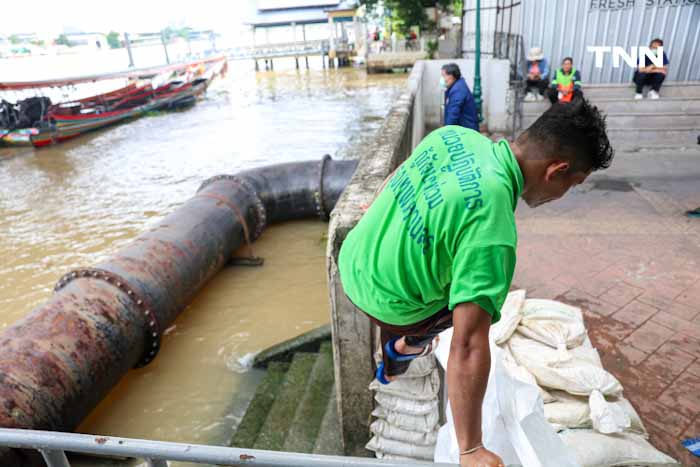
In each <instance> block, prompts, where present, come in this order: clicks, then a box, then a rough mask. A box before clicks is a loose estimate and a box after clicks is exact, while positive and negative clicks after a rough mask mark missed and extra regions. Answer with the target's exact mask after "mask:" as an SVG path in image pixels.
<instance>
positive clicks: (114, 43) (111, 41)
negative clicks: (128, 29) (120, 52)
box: [107, 31, 122, 49]
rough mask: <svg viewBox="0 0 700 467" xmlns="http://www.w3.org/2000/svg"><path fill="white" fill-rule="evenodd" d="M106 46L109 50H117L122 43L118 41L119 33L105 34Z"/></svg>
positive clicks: (110, 32)
mask: <svg viewBox="0 0 700 467" xmlns="http://www.w3.org/2000/svg"><path fill="white" fill-rule="evenodd" d="M107 44H108V45H109V48H110V49H118V48H120V47H121V46H122V42H121V41H120V40H119V33H118V32H117V31H109V33H107Z"/></svg>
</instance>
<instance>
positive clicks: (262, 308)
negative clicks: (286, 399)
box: [0, 62, 406, 444]
mask: <svg viewBox="0 0 700 467" xmlns="http://www.w3.org/2000/svg"><path fill="white" fill-rule="evenodd" d="M249 65H250V64H247V63H242V62H232V63H230V67H229V69H230V73H229V75H228V76H227V77H226V78H224V79H222V80H220V81H218V82H216V83H214V84H213V85H212V86H211V87H210V89H209V91H208V93H207V97H206V98H205V100H204V101H202V102H199V103H198V104H197V105H196V106H195V107H194V108H192V109H190V110H188V111H185V112H178V113H163V114H158V115H153V116H148V117H145V118H141V119H139V120H135V121H133V122H130V123H128V124H124V125H120V126H116V127H113V128H109V129H107V130H103V131H100V132H97V133H93V134H91V135H88V136H84V137H81V138H79V139H77V140H75V141H72V142H68V143H64V144H62V145H57V146H53V147H51V148H47V149H43V150H37V151H34V150H31V149H28V150H24V149H7V148H0V254H1V258H2V261H1V262H0V330H1V329H2V328H4V327H6V326H8V325H9V324H11V323H12V322H13V321H15V320H17V319H18V318H20V317H22V316H24V315H25V314H27V313H28V312H29V311H30V310H31V309H32V308H34V307H35V306H37V305H38V304H40V303H42V302H43V301H44V300H46V298H47V297H48V296H49V294H50V291H51V288H52V287H53V285H54V283H55V282H56V280H57V279H58V278H59V277H60V275H61V274H63V273H65V272H66V271H68V270H70V269H72V268H75V267H81V266H89V265H92V264H95V263H97V262H98V261H100V260H101V259H102V258H104V257H105V256H107V255H109V254H110V252H112V251H114V250H115V249H117V248H119V247H120V246H122V245H124V244H125V243H127V242H129V241H130V240H131V239H133V238H134V237H135V236H136V235H137V234H138V233H140V232H142V231H143V230H144V229H145V228H146V227H147V226H148V225H149V224H152V223H154V222H156V221H157V220H159V219H160V218H161V217H163V216H164V215H165V214H167V213H169V212H171V211H173V210H174V209H176V208H177V207H178V206H179V205H180V204H181V203H183V202H184V201H185V200H187V199H188V198H190V197H191V196H193V195H194V193H195V191H196V189H197V187H198V186H199V184H200V183H201V182H202V181H203V180H204V179H206V178H208V177H210V176H213V175H217V174H221V173H234V172H236V171H238V170H240V169H244V168H250V167H254V166H259V165H264V164H270V163H276V162H286V161H295V160H304V159H320V158H321V156H322V155H323V154H325V153H330V154H331V155H334V156H335V157H338V158H343V157H345V156H346V154H347V153H348V151H349V150H350V149H351V148H353V147H357V145H362V143H363V141H365V140H366V139H367V138H370V137H371V136H372V135H373V134H374V132H375V131H376V130H377V129H378V128H379V126H380V125H381V123H382V119H383V117H384V116H385V115H386V113H387V112H388V109H389V107H390V106H391V104H392V103H393V101H394V99H395V98H396V97H397V96H398V94H399V92H400V88H401V86H402V85H403V82H404V80H405V78H406V76H405V75H369V76H368V75H367V74H366V73H365V72H364V71H362V70H359V69H340V70H320V69H316V70H310V71H307V70H301V71H296V70H293V69H289V67H288V68H287V69H286V70H284V69H282V70H281V71H275V72H274V73H272V72H269V73H268V72H262V73H257V74H256V73H255V72H253V71H252V67H250V66H249ZM275 65H276V69H277V70H279V69H280V68H284V67H283V65H282V64H280V65H278V64H277V63H276V64H275ZM326 228H327V225H326V224H324V223H322V222H320V221H315V220H309V221H300V222H293V223H287V224H283V225H278V226H272V227H269V228H268V229H267V230H266V231H265V232H264V234H263V235H262V237H261V238H260V239H259V240H258V242H257V243H256V245H255V248H256V254H258V255H261V256H264V257H265V259H266V262H265V265H264V266H263V267H262V268H244V267H231V268H227V269H225V270H224V271H222V272H221V273H219V275H218V276H217V277H216V278H215V279H214V280H213V281H212V282H211V283H210V284H209V285H208V286H207V287H206V289H205V290H204V291H203V292H202V293H200V294H199V296H198V297H197V298H196V300H195V301H194V302H193V303H192V304H191V305H190V307H189V308H188V309H187V310H186V312H184V313H183V314H182V315H181V316H180V318H179V319H178V320H177V321H176V323H175V325H174V327H173V328H171V329H170V330H169V331H168V333H167V335H166V336H165V338H164V345H163V348H162V350H161V352H160V354H159V356H158V358H157V359H156V360H155V361H154V362H153V363H152V364H150V365H149V366H147V367H146V368H144V369H140V370H134V371H131V372H130V373H129V375H128V376H127V377H126V378H125V379H124V380H123V381H122V382H121V383H120V384H119V385H118V386H117V387H116V388H115V389H114V390H113V391H112V392H111V393H110V395H109V396H108V398H107V399H106V400H105V401H103V403H102V404H101V405H100V406H99V407H98V408H97V409H96V410H95V411H94V412H93V413H92V414H91V415H90V417H88V419H87V420H85V422H84V423H83V424H82V425H81V426H80V428H79V430H80V431H83V432H89V433H96V434H104V435H117V436H124V437H145V438H151V439H159V440H168V441H187V442H197V443H214V444H225V443H226V441H227V440H228V437H229V436H230V434H231V429H232V427H233V426H234V425H235V424H236V421H237V419H238V417H240V416H241V412H242V407H243V406H244V405H245V401H246V400H247V398H248V397H249V395H250V394H251V392H252V391H253V390H254V387H255V384H256V382H257V381H258V379H259V377H260V375H259V374H258V373H257V371H253V370H247V369H246V368H245V365H244V364H243V362H244V361H245V356H246V355H248V354H250V353H253V352H256V351H259V350H261V349H263V348H265V347H267V346H269V345H272V344H274V343H277V342H279V341H281V340H284V339H287V338H289V337H292V336H294V335H297V334H300V333H302V332H304V331H306V330H309V329H311V328H314V327H316V326H319V325H321V324H324V323H326V322H328V319H329V311H328V297H327V291H326V278H325V258H324V253H325V234H326Z"/></svg>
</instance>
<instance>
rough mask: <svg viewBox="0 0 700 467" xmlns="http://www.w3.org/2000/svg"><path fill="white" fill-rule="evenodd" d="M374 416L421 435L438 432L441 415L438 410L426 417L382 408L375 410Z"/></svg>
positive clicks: (378, 407)
mask: <svg viewBox="0 0 700 467" xmlns="http://www.w3.org/2000/svg"><path fill="white" fill-rule="evenodd" d="M372 416H373V417H377V418H381V419H382V420H386V421H387V422H388V423H390V424H391V425H394V426H398V427H401V428H403V429H406V430H411V431H419V432H421V433H430V432H432V431H434V430H436V429H437V426H438V422H439V420H440V414H439V413H438V411H437V410H435V411H433V412H430V413H428V414H425V415H409V414H405V413H401V412H397V411H395V410H387V409H386V408H384V407H381V406H377V407H375V408H374V410H373V411H372Z"/></svg>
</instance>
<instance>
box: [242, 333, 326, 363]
mask: <svg viewBox="0 0 700 467" xmlns="http://www.w3.org/2000/svg"><path fill="white" fill-rule="evenodd" d="M330 338H331V325H330V324H326V325H325V326H321V327H318V328H316V329H312V330H311V331H308V332H305V333H304V334H301V335H300V336H297V337H293V338H291V339H289V340H286V341H284V342H281V343H279V344H277V345H273V346H272V347H270V348H268V349H265V350H263V351H262V352H260V353H259V354H257V355H256V356H255V359H254V360H253V366H254V367H255V368H265V367H267V365H268V364H269V363H270V362H278V361H285V362H289V361H291V360H292V357H293V356H294V354H295V353H297V352H318V349H319V347H320V345H321V342H323V341H327V340H330Z"/></svg>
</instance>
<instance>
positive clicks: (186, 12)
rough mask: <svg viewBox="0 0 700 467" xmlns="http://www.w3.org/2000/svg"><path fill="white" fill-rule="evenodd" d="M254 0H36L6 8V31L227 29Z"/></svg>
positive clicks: (13, 0) (236, 25)
mask: <svg viewBox="0 0 700 467" xmlns="http://www.w3.org/2000/svg"><path fill="white" fill-rule="evenodd" d="M252 1H253V0H189V1H184V0H31V2H30V3H29V4H27V5H25V8H4V9H3V13H2V16H3V27H2V32H3V33H4V34H8V35H9V34H14V33H29V32H36V33H40V34H59V33H61V32H64V30H65V29H66V28H68V29H69V30H80V31H84V32H108V31H110V30H115V31H119V32H123V31H127V32H129V31H131V32H148V31H159V30H161V29H163V28H165V27H166V26H191V27H194V28H196V29H215V30H216V31H217V32H222V33H226V32H227V31H230V30H232V29H233V30H235V29H238V28H239V27H240V24H241V23H242V22H243V21H244V20H245V19H246V18H247V17H248V16H249V11H250V8H251V7H250V5H251V3H252ZM5 2H6V3H15V4H18V3H20V2H18V1H17V0H4V2H3V3H5ZM6 6H7V5H6ZM26 7H29V9H27V8H26ZM32 11H33V12H40V14H32Z"/></svg>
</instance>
